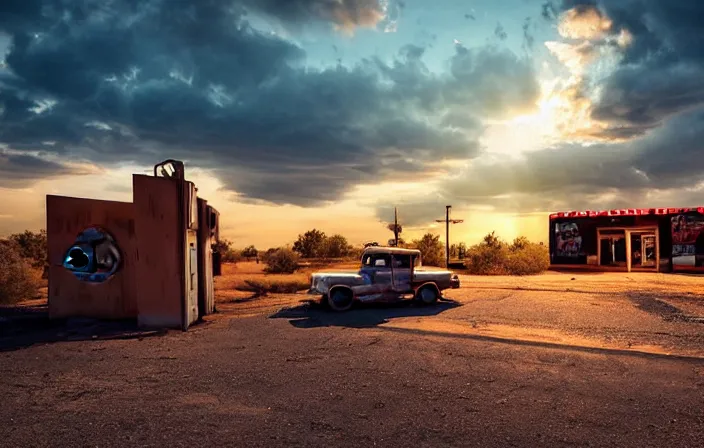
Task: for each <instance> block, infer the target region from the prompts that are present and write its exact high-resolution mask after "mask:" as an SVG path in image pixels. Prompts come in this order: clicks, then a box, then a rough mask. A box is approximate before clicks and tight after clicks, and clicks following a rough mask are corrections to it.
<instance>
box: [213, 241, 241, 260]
mask: <svg viewBox="0 0 704 448" xmlns="http://www.w3.org/2000/svg"><path fill="white" fill-rule="evenodd" d="M212 247H213V251H214V252H218V253H220V261H221V262H223V263H237V262H238V261H240V260H241V259H242V256H241V255H240V253H239V252H238V251H236V250H235V249H233V248H232V242H231V241H230V240H227V239H221V240H220V241H218V242H217V243H215V244H213V246H212Z"/></svg>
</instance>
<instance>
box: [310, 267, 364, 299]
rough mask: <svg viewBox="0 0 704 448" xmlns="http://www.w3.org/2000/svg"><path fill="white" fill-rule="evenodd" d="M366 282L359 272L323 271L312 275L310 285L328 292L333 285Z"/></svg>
mask: <svg viewBox="0 0 704 448" xmlns="http://www.w3.org/2000/svg"><path fill="white" fill-rule="evenodd" d="M362 284H364V278H363V277H362V276H361V275H360V274H359V273H358V272H350V271H323V272H315V273H313V274H312V275H311V279H310V286H311V289H312V290H316V291H318V292H320V293H322V294H325V293H327V291H328V290H329V289H330V287H331V286H333V285H347V286H355V285H362Z"/></svg>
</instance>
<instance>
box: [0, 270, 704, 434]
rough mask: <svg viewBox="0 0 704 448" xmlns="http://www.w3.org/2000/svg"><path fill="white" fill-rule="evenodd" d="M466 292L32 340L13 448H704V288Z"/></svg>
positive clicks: (17, 390)
mask: <svg viewBox="0 0 704 448" xmlns="http://www.w3.org/2000/svg"><path fill="white" fill-rule="evenodd" d="M569 278H575V280H570V279H569ZM464 280H466V281H465V282H463V283H464V284H465V286H466V287H464V288H462V289H459V290H454V291H449V292H448V293H447V295H448V296H449V297H450V298H452V299H455V301H451V302H442V303H440V304H438V305H437V306H435V307H429V308H416V307H413V306H397V307H368V308H363V309H358V310H354V311H352V312H350V313H345V314H344V315H339V314H333V313H328V312H325V311H322V310H318V309H315V308H314V307H310V306H306V305H301V304H300V303H299V302H300V300H301V298H302V297H301V296H298V295H288V296H283V295H282V296H278V295H277V296H272V297H269V298H262V299H258V300H255V301H250V302H245V303H239V304H221V305H220V310H221V312H220V313H219V314H218V315H216V316H213V317H212V318H210V317H209V318H208V320H207V322H206V323H204V324H201V325H198V326H196V327H193V328H192V329H191V330H190V331H189V332H187V333H182V332H168V333H167V334H165V335H154V336H150V337H143V338H141V339H138V338H135V339H124V340H101V339H100V338H98V339H97V340H90V339H91V338H89V340H84V341H71V342H54V343H48V344H45V343H41V342H40V341H35V342H37V343H35V344H34V345H31V346H28V347H24V345H27V344H24V345H23V344H17V346H16V347H14V348H13V347H10V348H13V349H9V350H7V351H4V352H1V353H0V390H1V391H2V394H3V395H2V397H3V401H2V406H0V421H1V422H2V424H0V440H2V445H3V446H8V447H25V446H27V447H30V446H31V447H49V446H51V447H54V446H55V447H65V446H71V447H81V446H86V447H88V446H90V447H96V446H97V447H125V446H144V447H160V446H174V447H180V446H183V447H186V446H188V447H193V446H246V447H252V446H267V447H270V446H286V447H289V446H306V447H310V446H321V447H322V446H357V447H358V446H365V447H366V446H394V447H395V446H398V447H406V446H421V447H426V446H427V447H438V446H448V447H455V446H457V447H464V446H481V447H494V446H496V447H506V446H519V447H534V446H551V447H553V446H554V447H561V446H565V447H567V446H620V447H621V446H633V447H663V446H677V447H699V446H704V409H703V408H704V406H702V403H703V402H704V398H703V397H704V360H703V359H702V358H701V356H700V355H701V353H702V346H703V345H704V344H702V340H701V336H698V335H700V334H701V333H702V329H703V328H704V327H702V324H700V323H697V322H696V321H692V320H687V319H684V320H683V319H679V318H674V317H673V316H680V317H681V316H690V317H691V316H697V315H698V314H697V313H698V312H699V310H701V302H699V300H701V297H702V296H704V291H702V288H701V285H700V284H699V283H697V282H695V281H694V280H687V281H684V282H683V283H686V285H685V286H683V285H682V283H676V282H675V283H676V284H675V285H674V286H673V285H669V286H668V284H663V283H662V282H661V281H660V278H659V277H652V278H650V277H645V276H644V277H638V278H637V280H636V281H634V282H632V283H633V284H632V285H630V286H628V287H625V286H623V281H622V280H620V279H618V278H615V277H611V280H608V279H607V277H589V278H587V276H584V277H582V276H576V277H575V276H571V277H568V278H567V279H565V278H561V279H558V278H557V277H555V278H549V276H540V277H535V278H530V279H502V278H493V279H491V278H488V279H486V278H482V279H474V278H467V279H464ZM667 281H670V282H672V281H673V280H667ZM470 285H471V287H470ZM663 285H664V286H663ZM566 289H571V291H566ZM663 304H665V305H663ZM282 308H283V309H282ZM678 341H679V342H678ZM629 343H630V346H629V345H628V344H629Z"/></svg>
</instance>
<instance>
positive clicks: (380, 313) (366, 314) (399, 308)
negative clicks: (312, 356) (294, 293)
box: [269, 299, 462, 328]
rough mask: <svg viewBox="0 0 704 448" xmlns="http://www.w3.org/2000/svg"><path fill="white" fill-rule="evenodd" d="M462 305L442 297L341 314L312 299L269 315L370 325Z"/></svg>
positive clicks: (310, 324) (311, 324)
mask: <svg viewBox="0 0 704 448" xmlns="http://www.w3.org/2000/svg"><path fill="white" fill-rule="evenodd" d="M458 306H462V304H461V303H459V302H456V301H454V300H451V299H442V300H440V301H438V302H437V303H436V304H435V305H430V306H422V305H417V304H414V303H413V302H412V301H410V300H408V301H402V302H398V303H394V304H376V303H375V304H358V305H357V306H355V307H354V308H353V309H351V310H349V311H346V312H341V313H340V312H335V311H331V310H328V309H326V308H324V307H323V306H322V305H320V304H318V303H317V302H314V301H310V302H308V303H305V304H303V305H298V306H294V307H290V308H284V309H282V310H279V311H278V312H276V313H274V314H272V315H271V316H269V318H270V319H280V318H283V319H290V321H289V323H290V324H291V325H293V326H294V327H296V328H318V327H350V328H368V327H375V326H377V325H381V324H384V323H387V322H388V321H389V319H394V318H399V317H421V316H437V315H438V314H440V313H443V312H445V311H447V310H450V309H452V308H456V307H458Z"/></svg>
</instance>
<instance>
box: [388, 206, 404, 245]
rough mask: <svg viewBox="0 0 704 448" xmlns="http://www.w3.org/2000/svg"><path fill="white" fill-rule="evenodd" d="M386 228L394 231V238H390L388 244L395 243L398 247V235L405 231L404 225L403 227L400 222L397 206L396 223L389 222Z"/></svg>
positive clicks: (395, 209)
mask: <svg viewBox="0 0 704 448" xmlns="http://www.w3.org/2000/svg"><path fill="white" fill-rule="evenodd" d="M386 228H387V229H389V230H391V231H392V232H394V239H393V240H389V243H388V244H389V245H392V244H393V245H394V246H395V247H398V235H399V233H401V232H402V231H403V227H401V226H400V225H399V223H398V209H397V208H396V207H394V223H393V224H388V225H387V226H386Z"/></svg>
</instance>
